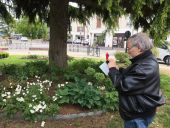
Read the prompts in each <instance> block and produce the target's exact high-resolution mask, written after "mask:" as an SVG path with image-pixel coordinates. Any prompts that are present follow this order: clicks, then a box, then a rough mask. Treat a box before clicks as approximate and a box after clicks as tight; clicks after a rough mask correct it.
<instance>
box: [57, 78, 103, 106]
mask: <svg viewBox="0 0 170 128" xmlns="http://www.w3.org/2000/svg"><path fill="white" fill-rule="evenodd" d="M59 87H60V88H59V89H58V90H57V91H56V96H57V103H60V104H64V103H72V104H79V105H80V106H82V107H87V108H100V107H101V106H102V95H101V94H100V91H99V89H97V88H95V87H94V86H92V84H91V83H87V82H86V81H84V80H77V81H76V82H75V83H68V84H67V85H65V86H64V85H63V87H61V86H59Z"/></svg>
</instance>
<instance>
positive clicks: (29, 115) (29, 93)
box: [0, 77, 59, 121]
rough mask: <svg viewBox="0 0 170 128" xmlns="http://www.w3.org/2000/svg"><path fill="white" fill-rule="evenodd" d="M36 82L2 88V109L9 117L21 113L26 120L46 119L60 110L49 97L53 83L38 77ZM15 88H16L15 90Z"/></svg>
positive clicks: (0, 101)
mask: <svg viewBox="0 0 170 128" xmlns="http://www.w3.org/2000/svg"><path fill="white" fill-rule="evenodd" d="M36 79H37V80H36V81H35V82H26V83H25V84H23V85H20V84H17V86H15V85H13V84H12V83H11V84H10V86H11V87H9V88H6V87H1V89H0V92H1V95H0V108H1V111H2V112H4V113H5V115H6V116H8V117H13V116H14V115H15V114H17V113H20V114H21V115H22V116H23V117H24V119H26V120H34V121H35V120H38V119H41V120H43V119H45V118H46V117H47V116H48V115H49V116H51V115H53V114H54V113H56V112H57V111H58V110H59V106H58V104H57V103H55V102H54V101H53V99H52V98H51V97H50V96H49V95H48V93H49V92H48V91H49V88H50V87H51V83H52V82H51V81H48V80H45V81H41V80H40V77H36ZM13 86H15V88H13Z"/></svg>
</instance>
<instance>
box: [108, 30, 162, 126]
mask: <svg viewBox="0 0 170 128" xmlns="http://www.w3.org/2000/svg"><path fill="white" fill-rule="evenodd" d="M152 47H153V44H152V42H151V41H150V39H149V37H148V36H147V35H146V34H144V33H138V34H135V35H133V36H131V37H130V38H129V39H128V41H127V51H128V54H129V55H130V56H131V62H132V64H131V65H130V66H129V67H127V68H126V69H122V70H120V69H117V65H116V62H115V60H114V59H111V58H110V59H109V63H108V66H109V76H110V79H111V80H112V82H113V85H114V86H115V88H116V89H117V91H118V93H119V112H120V115H121V117H122V119H123V120H124V128H148V126H149V124H150V123H151V122H152V120H153V118H154V116H155V113H156V108H157V107H158V106H160V105H162V104H164V103H165V101H164V98H163V96H162V95H161V92H160V75H159V65H158V62H157V60H156V58H155V57H154V56H153V54H152V52H151V50H150V49H151V48H152Z"/></svg>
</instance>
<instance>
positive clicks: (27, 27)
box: [15, 17, 48, 39]
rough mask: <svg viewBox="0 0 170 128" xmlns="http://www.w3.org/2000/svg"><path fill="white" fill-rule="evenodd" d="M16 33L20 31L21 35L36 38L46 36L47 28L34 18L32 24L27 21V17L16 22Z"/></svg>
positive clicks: (45, 37)
mask: <svg viewBox="0 0 170 128" xmlns="http://www.w3.org/2000/svg"><path fill="white" fill-rule="evenodd" d="M15 32H16V33H22V35H24V36H27V37H30V38H31V39H37V38H43V39H47V38H48V28H47V25H46V24H44V23H41V22H40V21H38V19H36V21H35V23H34V24H31V23H29V21H28V18H25V17H24V18H23V19H21V20H20V21H19V22H17V24H16V28H15Z"/></svg>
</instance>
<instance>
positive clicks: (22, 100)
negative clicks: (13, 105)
mask: <svg viewBox="0 0 170 128" xmlns="http://www.w3.org/2000/svg"><path fill="white" fill-rule="evenodd" d="M16 100H17V101H19V102H24V101H25V100H24V98H23V97H17V98H16Z"/></svg>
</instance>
